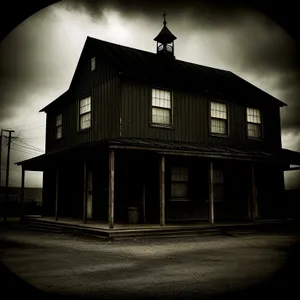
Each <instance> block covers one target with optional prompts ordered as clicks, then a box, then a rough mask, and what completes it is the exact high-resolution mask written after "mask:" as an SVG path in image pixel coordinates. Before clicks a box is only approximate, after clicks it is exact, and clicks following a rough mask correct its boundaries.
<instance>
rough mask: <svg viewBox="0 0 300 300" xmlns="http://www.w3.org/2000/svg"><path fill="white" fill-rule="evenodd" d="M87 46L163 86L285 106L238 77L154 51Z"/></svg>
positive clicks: (93, 43)
mask: <svg viewBox="0 0 300 300" xmlns="http://www.w3.org/2000/svg"><path fill="white" fill-rule="evenodd" d="M86 43H87V44H88V47H95V48H96V49H97V51H99V54H100V53H102V54H103V55H105V58H107V59H109V60H110V62H111V63H112V64H113V65H114V66H115V67H116V68H117V69H118V71H119V72H122V73H124V74H126V75H129V76H132V77H134V78H137V79H142V80H146V81H149V82H151V83H152V84H157V85H160V86H166V87H173V88H174V89H176V88H178V89H183V90H196V91H199V90H202V91H207V92H208V93H209V94H216V96H217V95H222V94H225V95H231V96H239V95H240V96H243V97H245V96H248V97H256V98H258V97H260V98H261V97H266V98H267V99H271V100H273V101H276V102H277V103H278V104H279V105H280V106H286V104H285V103H283V102H282V101H280V100H278V99H277V98H275V97H273V96H271V95H270V94H268V93H266V92H264V91H263V90H261V89H259V88H258V87H256V86H254V85H252V84H251V83H249V82H247V81H246V80H244V79H242V78H241V77H239V76H237V75H236V74H234V73H232V72H230V71H226V70H221V69H216V68H212V67H207V66H203V65H197V64H194V63H190V62H186V61H182V60H178V59H171V60H170V59H165V58H164V57H161V56H159V55H157V54H156V53H153V52H148V51H143V50H139V49H135V48H131V47H127V46H122V45H118V44H114V43H110V42H106V41H102V40H98V39H95V38H92V37H88V38H87V41H86Z"/></svg>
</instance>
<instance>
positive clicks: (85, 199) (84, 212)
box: [83, 158, 87, 223]
mask: <svg viewBox="0 0 300 300" xmlns="http://www.w3.org/2000/svg"><path fill="white" fill-rule="evenodd" d="M86 220H87V171H86V158H84V161H83V223H86Z"/></svg>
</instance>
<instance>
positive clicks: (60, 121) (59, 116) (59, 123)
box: [56, 114, 62, 126]
mask: <svg viewBox="0 0 300 300" xmlns="http://www.w3.org/2000/svg"><path fill="white" fill-rule="evenodd" d="M60 125H62V114H59V115H57V117H56V126H60Z"/></svg>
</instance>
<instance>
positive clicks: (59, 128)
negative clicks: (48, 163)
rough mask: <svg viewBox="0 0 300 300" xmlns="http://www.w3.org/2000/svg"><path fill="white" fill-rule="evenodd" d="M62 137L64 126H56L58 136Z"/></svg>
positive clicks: (58, 137)
mask: <svg viewBox="0 0 300 300" xmlns="http://www.w3.org/2000/svg"><path fill="white" fill-rule="evenodd" d="M61 137H62V126H58V127H56V138H57V139H60V138H61Z"/></svg>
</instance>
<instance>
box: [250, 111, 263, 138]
mask: <svg viewBox="0 0 300 300" xmlns="http://www.w3.org/2000/svg"><path fill="white" fill-rule="evenodd" d="M247 131H248V137H253V138H261V137H262V131H261V113H260V110H259V109H256V108H249V107H247Z"/></svg>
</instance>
